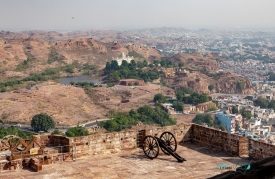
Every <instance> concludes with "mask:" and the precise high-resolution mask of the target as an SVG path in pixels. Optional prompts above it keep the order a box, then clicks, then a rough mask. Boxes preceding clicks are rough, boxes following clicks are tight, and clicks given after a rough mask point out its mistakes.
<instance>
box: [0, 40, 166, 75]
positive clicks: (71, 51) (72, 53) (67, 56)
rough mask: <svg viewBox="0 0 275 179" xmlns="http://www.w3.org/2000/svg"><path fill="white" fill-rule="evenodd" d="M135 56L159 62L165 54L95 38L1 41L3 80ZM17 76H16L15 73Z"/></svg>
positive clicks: (148, 48) (150, 48)
mask: <svg viewBox="0 0 275 179" xmlns="http://www.w3.org/2000/svg"><path fill="white" fill-rule="evenodd" d="M122 52H123V53H125V54H128V53H129V52H135V54H137V56H136V57H135V60H137V61H138V60H143V59H147V60H150V59H160V58H161V57H162V54H161V53H160V52H159V51H158V50H156V49H155V48H152V47H143V46H137V45H132V44H131V45H124V44H121V43H119V42H116V41H115V42H109V43H103V42H99V41H97V40H94V39H93V38H85V39H73V40H65V41H60V42H54V43H49V42H45V41H41V40H37V39H33V38H28V39H20V40H19V39H17V40H7V39H5V40H0V69H1V73H2V78H3V79H5V77H7V76H9V77H12V76H13V75H15V74H16V75H15V76H26V75H27V74H30V73H32V72H34V73H37V72H42V71H44V70H45V69H46V68H53V67H59V66H61V65H66V64H71V63H73V62H74V61H77V62H78V63H80V64H85V63H90V64H95V65H97V66H98V67H99V69H100V68H103V67H104V65H105V63H106V62H107V61H110V60H111V59H112V58H116V57H120V56H121V53H122ZM14 72H16V73H14Z"/></svg>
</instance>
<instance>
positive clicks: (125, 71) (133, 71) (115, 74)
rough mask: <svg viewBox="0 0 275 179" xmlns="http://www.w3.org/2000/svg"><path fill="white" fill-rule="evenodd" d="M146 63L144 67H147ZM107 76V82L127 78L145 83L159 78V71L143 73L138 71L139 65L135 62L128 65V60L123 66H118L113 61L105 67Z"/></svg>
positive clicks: (124, 61) (123, 62)
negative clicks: (141, 80)
mask: <svg viewBox="0 0 275 179" xmlns="http://www.w3.org/2000/svg"><path fill="white" fill-rule="evenodd" d="M146 63H147V62H146V61H144V62H143V63H142V65H146ZM104 71H105V74H108V76H107V80H109V81H117V80H120V79H125V78H134V79H143V80H144V81H145V82H147V81H152V80H155V79H158V78H159V72H158V71H157V70H155V69H154V70H150V71H148V72H147V71H142V70H141V69H138V70H137V64H136V62H135V61H134V60H132V61H131V62H130V63H128V62H127V61H126V60H123V61H122V64H121V66H119V65H118V63H117V61H116V60H112V61H111V63H110V62H107V63H106V66H105V70H104Z"/></svg>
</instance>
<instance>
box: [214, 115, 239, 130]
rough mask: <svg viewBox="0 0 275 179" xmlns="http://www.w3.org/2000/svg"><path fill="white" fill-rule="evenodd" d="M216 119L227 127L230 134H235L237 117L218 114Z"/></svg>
mask: <svg viewBox="0 0 275 179" xmlns="http://www.w3.org/2000/svg"><path fill="white" fill-rule="evenodd" d="M216 118H217V119H218V120H219V121H220V122H221V123H222V124H223V125H224V126H225V129H226V131H227V132H229V133H235V115H230V114H223V113H217V114H216Z"/></svg>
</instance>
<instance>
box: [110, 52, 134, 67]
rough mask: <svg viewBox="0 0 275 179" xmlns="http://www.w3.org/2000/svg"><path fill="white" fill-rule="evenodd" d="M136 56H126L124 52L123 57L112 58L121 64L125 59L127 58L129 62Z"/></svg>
mask: <svg viewBox="0 0 275 179" xmlns="http://www.w3.org/2000/svg"><path fill="white" fill-rule="evenodd" d="M133 59H134V57H130V56H126V55H125V54H124V53H122V57H121V58H118V57H117V58H113V59H112V60H116V61H117V63H118V65H119V66H120V65H121V64H122V61H123V60H126V61H127V62H128V63H130V62H131V60H133Z"/></svg>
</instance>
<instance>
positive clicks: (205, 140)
mask: <svg viewBox="0 0 275 179" xmlns="http://www.w3.org/2000/svg"><path fill="white" fill-rule="evenodd" d="M241 138H244V137H242V136H238V135H234V134H230V133H227V132H223V131H219V130H216V129H212V128H208V127H204V126H200V125H196V124H193V126H192V141H193V142H194V143H198V144H200V145H202V146H205V147H209V148H214V149H216V150H220V151H225V152H226V153H228V154H231V155H237V156H241V155H245V154H247V153H248V151H243V150H241V149H242V148H243V145H245V141H244V143H241V144H240V139H241Z"/></svg>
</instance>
